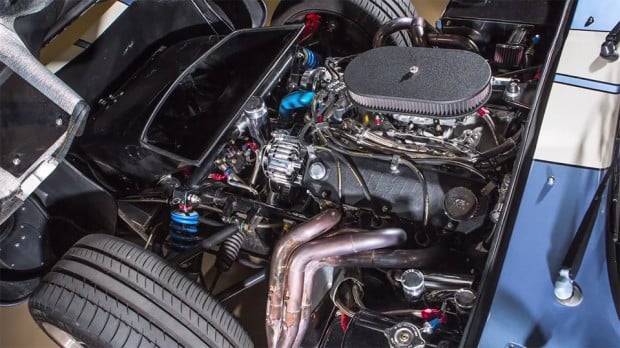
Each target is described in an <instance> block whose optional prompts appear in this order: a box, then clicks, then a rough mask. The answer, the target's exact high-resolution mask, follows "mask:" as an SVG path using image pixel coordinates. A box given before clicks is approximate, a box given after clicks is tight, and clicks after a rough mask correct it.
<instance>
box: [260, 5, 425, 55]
mask: <svg viewBox="0 0 620 348" xmlns="http://www.w3.org/2000/svg"><path fill="white" fill-rule="evenodd" d="M314 12H316V13H328V14H336V15H340V16H342V17H345V18H348V19H349V20H351V21H352V22H354V23H357V24H358V29H359V30H361V31H363V32H364V36H365V37H366V39H367V40H368V43H370V42H372V38H373V36H374V34H375V33H376V32H377V30H378V29H379V28H380V27H381V25H383V24H385V23H387V22H388V21H390V20H392V19H394V18H399V17H416V15H417V13H416V10H415V8H414V7H413V5H412V4H411V1H410V0H282V2H281V3H280V5H279V6H278V7H277V8H276V11H275V12H274V15H273V19H272V21H271V23H272V25H282V24H287V23H292V22H295V21H299V19H300V17H303V16H304V15H306V14H308V13H314ZM391 38H392V41H393V43H394V44H396V45H397V46H412V42H411V38H410V37H409V35H408V34H407V33H406V32H398V33H394V34H392V35H391Z"/></svg>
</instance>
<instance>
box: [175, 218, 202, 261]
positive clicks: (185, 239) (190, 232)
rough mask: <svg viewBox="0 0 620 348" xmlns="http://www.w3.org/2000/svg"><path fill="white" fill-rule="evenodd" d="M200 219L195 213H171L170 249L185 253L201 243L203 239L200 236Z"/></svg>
mask: <svg viewBox="0 0 620 348" xmlns="http://www.w3.org/2000/svg"><path fill="white" fill-rule="evenodd" d="M199 218H200V216H199V215H198V213H197V212H195V211H190V212H185V211H182V210H173V211H171V212H170V232H169V234H168V248H170V249H171V250H174V251H183V250H187V249H189V248H192V247H194V246H196V245H197V244H198V243H200V241H201V240H202V239H203V238H202V237H201V236H200V235H199V234H198V220H199Z"/></svg>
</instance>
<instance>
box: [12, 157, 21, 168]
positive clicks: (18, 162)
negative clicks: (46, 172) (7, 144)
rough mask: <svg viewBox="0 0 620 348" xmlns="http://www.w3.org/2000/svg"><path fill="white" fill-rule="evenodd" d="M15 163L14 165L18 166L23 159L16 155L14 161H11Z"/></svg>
mask: <svg viewBox="0 0 620 348" xmlns="http://www.w3.org/2000/svg"><path fill="white" fill-rule="evenodd" d="M11 162H12V163H13V165H14V166H18V165H20V164H21V163H22V160H21V159H19V157H14V158H13V161H11Z"/></svg>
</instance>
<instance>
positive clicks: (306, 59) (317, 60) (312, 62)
mask: <svg viewBox="0 0 620 348" xmlns="http://www.w3.org/2000/svg"><path fill="white" fill-rule="evenodd" d="M301 54H302V56H303V58H302V67H303V68H304V70H308V69H314V68H318V67H319V66H321V63H322V60H323V58H322V57H321V56H320V55H318V54H316V53H315V52H313V51H311V50H309V49H307V48H305V47H304V48H303V49H302V50H301Z"/></svg>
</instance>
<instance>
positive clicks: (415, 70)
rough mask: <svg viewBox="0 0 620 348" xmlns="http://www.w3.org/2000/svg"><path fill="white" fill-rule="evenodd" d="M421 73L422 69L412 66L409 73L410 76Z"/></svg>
mask: <svg viewBox="0 0 620 348" xmlns="http://www.w3.org/2000/svg"><path fill="white" fill-rule="evenodd" d="M419 71H420V68H419V67H418V66H417V65H412V66H411V67H410V68H409V73H410V74H414V75H415V74H417V73H418V72H419Z"/></svg>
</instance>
